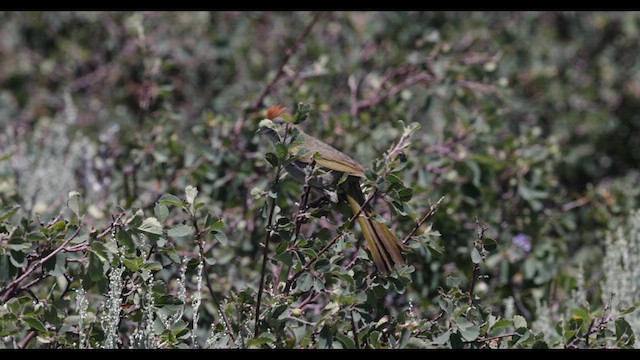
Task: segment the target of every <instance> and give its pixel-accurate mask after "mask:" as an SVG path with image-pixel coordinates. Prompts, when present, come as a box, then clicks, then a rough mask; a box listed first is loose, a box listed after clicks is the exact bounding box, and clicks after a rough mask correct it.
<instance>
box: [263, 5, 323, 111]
mask: <svg viewBox="0 0 640 360" xmlns="http://www.w3.org/2000/svg"><path fill="white" fill-rule="evenodd" d="M320 15H322V13H321V12H316V13H315V14H314V15H313V18H312V19H311V21H310V22H309V24H308V25H307V27H305V28H304V30H302V32H301V33H300V35H299V36H298V38H297V39H296V42H295V43H294V44H293V46H292V47H290V48H289V49H287V51H286V52H285V55H284V58H283V59H282V63H280V67H279V68H278V72H276V76H274V77H273V79H271V81H270V82H269V84H267V86H266V87H265V88H264V89H263V90H262V92H261V93H260V95H258V98H257V99H256V101H254V102H253V104H252V105H251V109H253V110H255V109H258V108H259V107H260V106H262V105H263V102H264V98H265V97H266V96H267V95H268V94H269V93H270V92H271V90H273V87H274V85H275V84H276V83H277V82H278V80H280V77H282V75H283V74H284V67H285V66H286V65H287V63H288V62H289V60H290V59H291V57H292V56H293V55H295V53H297V52H298V50H299V49H300V46H301V45H302V42H303V41H304V38H306V37H307V35H309V33H310V32H311V29H313V26H314V25H315V24H316V22H317V21H318V19H319V18H320Z"/></svg>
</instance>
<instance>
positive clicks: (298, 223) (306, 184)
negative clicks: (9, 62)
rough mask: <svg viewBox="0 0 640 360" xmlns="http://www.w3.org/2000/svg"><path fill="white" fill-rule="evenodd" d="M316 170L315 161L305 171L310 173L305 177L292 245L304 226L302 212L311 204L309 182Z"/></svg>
mask: <svg viewBox="0 0 640 360" xmlns="http://www.w3.org/2000/svg"><path fill="white" fill-rule="evenodd" d="M315 168H316V161H315V159H314V160H313V161H312V162H311V164H310V165H309V167H307V168H306V169H305V171H308V172H307V173H306V174H305V177H304V188H303V190H302V196H301V197H300V205H299V206H298V208H297V209H296V213H295V215H294V217H293V219H294V221H295V223H296V229H295V231H294V233H293V238H292V240H291V242H292V243H294V242H295V241H296V239H297V238H298V235H299V234H300V227H301V226H302V219H300V210H302V209H304V208H305V207H306V206H307V203H308V202H309V193H310V192H311V186H309V181H311V176H312V175H313V171H314V170H315Z"/></svg>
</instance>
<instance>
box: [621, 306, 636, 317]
mask: <svg viewBox="0 0 640 360" xmlns="http://www.w3.org/2000/svg"><path fill="white" fill-rule="evenodd" d="M634 311H636V307H635V306H631V307H630V308H628V309H624V310H621V311H620V315H628V314H631V313H632V312H634Z"/></svg>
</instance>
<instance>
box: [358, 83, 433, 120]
mask: <svg viewBox="0 0 640 360" xmlns="http://www.w3.org/2000/svg"><path fill="white" fill-rule="evenodd" d="M434 79H435V77H434V76H433V75H431V74H428V73H418V74H415V75H411V76H408V77H407V78H406V79H404V80H403V81H402V82H400V83H399V84H396V85H395V86H393V87H391V88H390V89H389V90H388V91H386V92H384V93H381V91H376V92H374V94H373V95H372V96H370V97H368V98H367V99H365V100H361V101H358V102H357V103H356V104H355V106H354V107H353V109H352V112H355V113H356V114H357V113H358V112H360V111H361V110H363V109H367V108H370V107H373V106H375V105H378V104H380V103H381V102H383V101H385V100H387V99H389V98H392V97H394V96H395V95H397V94H398V93H399V92H401V91H402V90H404V89H406V88H408V87H410V86H412V85H415V84H417V83H421V82H430V81H433V80H434Z"/></svg>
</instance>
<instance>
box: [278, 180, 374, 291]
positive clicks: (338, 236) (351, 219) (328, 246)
mask: <svg viewBox="0 0 640 360" xmlns="http://www.w3.org/2000/svg"><path fill="white" fill-rule="evenodd" d="M377 194H378V188H376V189H375V190H374V191H373V193H372V194H371V196H369V198H368V199H367V200H366V201H365V202H364V204H362V206H360V210H358V211H357V212H356V213H355V214H353V216H351V218H349V220H347V223H348V224H351V223H352V222H353V221H354V220H355V219H357V218H358V216H360V214H361V213H362V211H363V209H364V208H366V207H367V205H368V204H369V203H370V202H371V200H372V199H373V198H374V197H375V196H376V195H377ZM344 234H345V233H343V232H341V233H338V234H337V235H336V236H334V237H333V239H331V241H329V242H328V243H327V245H325V246H324V247H323V248H322V249H320V251H318V253H317V254H316V256H314V257H313V258H311V260H309V262H307V263H306V264H304V266H303V267H302V269H300V270H298V272H296V273H295V274H293V275H291V276H289V279H288V280H287V285H286V286H285V287H284V293H285V295H288V294H289V290H291V285H292V284H293V282H294V281H296V279H297V278H298V277H300V275H302V273H304V272H305V271H307V270H309V268H310V267H311V265H313V264H314V263H315V262H316V260H318V259H319V258H320V256H321V255H322V254H324V253H325V252H326V251H327V250H329V248H331V246H333V244H335V243H336V242H337V241H338V240H339V239H340V238H342V237H343V236H344Z"/></svg>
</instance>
